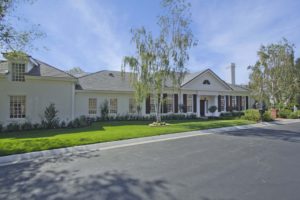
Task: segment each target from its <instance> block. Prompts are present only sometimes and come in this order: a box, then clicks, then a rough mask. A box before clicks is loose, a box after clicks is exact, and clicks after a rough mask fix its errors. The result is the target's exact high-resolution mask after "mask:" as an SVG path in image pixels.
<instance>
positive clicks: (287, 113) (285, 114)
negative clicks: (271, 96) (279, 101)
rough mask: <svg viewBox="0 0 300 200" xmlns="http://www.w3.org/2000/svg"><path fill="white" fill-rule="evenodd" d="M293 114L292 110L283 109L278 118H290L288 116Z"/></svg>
mask: <svg viewBox="0 0 300 200" xmlns="http://www.w3.org/2000/svg"><path fill="white" fill-rule="evenodd" d="M291 112H292V111H291V110H288V109H283V110H280V111H279V112H278V116H279V117H281V118H288V116H289V115H290V114H291Z"/></svg>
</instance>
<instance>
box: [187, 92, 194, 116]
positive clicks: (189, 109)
mask: <svg viewBox="0 0 300 200" xmlns="http://www.w3.org/2000/svg"><path fill="white" fill-rule="evenodd" d="M193 100H194V98H193V95H192V94H188V95H187V97H186V111H187V112H188V113H192V112H193Z"/></svg>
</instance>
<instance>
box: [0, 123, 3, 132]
mask: <svg viewBox="0 0 300 200" xmlns="http://www.w3.org/2000/svg"><path fill="white" fill-rule="evenodd" d="M2 131H3V125H2V124H0V133H1V132H2Z"/></svg>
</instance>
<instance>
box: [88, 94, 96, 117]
mask: <svg viewBox="0 0 300 200" xmlns="http://www.w3.org/2000/svg"><path fill="white" fill-rule="evenodd" d="M95 114H97V99H96V98H89V115H95Z"/></svg>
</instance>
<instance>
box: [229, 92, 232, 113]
mask: <svg viewBox="0 0 300 200" xmlns="http://www.w3.org/2000/svg"><path fill="white" fill-rule="evenodd" d="M232 110H233V108H232V96H230V97H229V111H230V112H231V111H232Z"/></svg>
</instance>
